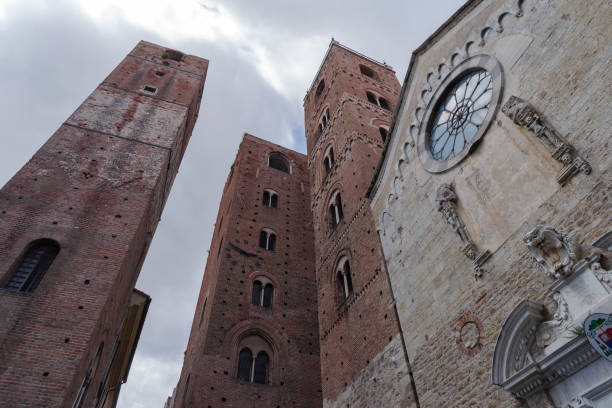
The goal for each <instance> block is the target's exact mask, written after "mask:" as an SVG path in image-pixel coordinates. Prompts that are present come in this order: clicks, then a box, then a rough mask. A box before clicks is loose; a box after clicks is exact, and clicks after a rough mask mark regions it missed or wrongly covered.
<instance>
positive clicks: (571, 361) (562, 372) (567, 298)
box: [492, 226, 612, 408]
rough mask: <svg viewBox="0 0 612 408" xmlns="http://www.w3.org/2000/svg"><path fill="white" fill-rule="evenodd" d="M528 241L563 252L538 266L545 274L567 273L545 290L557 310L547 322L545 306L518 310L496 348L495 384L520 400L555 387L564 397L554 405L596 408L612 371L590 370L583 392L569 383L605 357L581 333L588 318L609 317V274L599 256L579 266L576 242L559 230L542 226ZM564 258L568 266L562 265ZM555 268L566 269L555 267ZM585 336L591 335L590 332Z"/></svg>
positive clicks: (529, 305)
mask: <svg viewBox="0 0 612 408" xmlns="http://www.w3.org/2000/svg"><path fill="white" fill-rule="evenodd" d="M547 240H549V241H547ZM525 242H527V243H528V245H531V247H530V248H534V249H537V248H540V247H541V246H543V245H552V247H553V248H554V249H555V250H557V251H559V252H560V253H562V254H564V255H562V256H558V255H555V256H553V259H554V260H556V261H555V262H551V263H550V264H548V262H550V261H546V260H544V258H543V257H542V258H541V261H540V262H542V263H540V262H537V264H538V265H540V266H541V265H543V264H544V265H547V266H546V268H547V269H546V270H549V269H548V268H550V270H552V271H557V272H559V271H563V273H559V274H558V275H559V276H560V277H561V278H560V279H557V280H556V281H555V282H554V283H553V284H552V285H551V286H550V288H549V289H548V291H547V292H546V295H547V296H549V297H552V298H553V300H554V301H555V302H556V303H557V310H556V312H555V313H554V315H553V316H552V319H550V320H548V319H549V317H548V315H549V314H548V313H547V310H546V308H545V307H544V305H543V304H541V303H534V302H531V301H529V300H523V301H522V302H521V303H519V304H518V305H517V306H516V308H515V309H514V310H513V311H512V312H511V313H510V315H509V316H508V318H507V319H506V322H505V323H504V325H503V327H502V330H501V332H500V334H499V338H498V340H497V343H496V345H495V352H494V355H493V365H492V382H493V384H496V385H500V386H502V387H503V388H504V389H505V390H507V391H510V392H512V393H513V394H514V395H515V396H517V397H519V398H528V397H531V396H533V395H534V394H536V393H539V392H541V391H543V390H547V389H551V393H553V391H552V390H553V389H554V390H555V391H554V395H557V396H558V398H560V400H559V401H555V403H558V406H562V407H564V408H570V407H580V408H588V407H591V405H588V404H589V401H588V399H589V398H592V397H593V396H594V395H599V394H600V391H598V390H599V388H598V387H603V385H602V384H604V383H605V384H608V385H606V386H605V387H604V388H605V390H608V389H609V387H611V386H612V379H611V378H610V377H609V374H608V371H607V370H599V371H598V370H594V371H593V370H592V371H590V374H589V377H588V378H589V380H588V381H586V382H585V381H583V383H581V384H582V385H581V386H580V387H578V388H572V387H570V386H569V385H568V384H569V383H568V382H567V381H566V380H567V379H568V378H570V377H572V376H574V375H578V376H580V374H577V373H579V372H580V371H581V370H582V369H583V368H585V367H587V366H589V365H590V364H592V363H595V362H597V361H598V360H599V359H600V357H601V356H600V353H599V352H598V350H597V349H595V348H593V347H592V346H591V344H590V343H589V339H588V338H587V336H585V335H584V334H579V333H578V332H576V329H577V328H578V327H581V326H583V324H586V323H585V319H587V316H589V315H592V316H595V315H594V314H593V313H606V316H609V314H610V311H611V310H610V307H611V305H612V293H611V292H612V291H611V290H610V286H609V285H608V282H607V280H608V278H609V276H610V271H606V270H604V269H603V268H602V267H601V263H600V258H601V256H600V255H599V254H594V255H590V256H588V257H585V258H584V259H581V260H580V261H578V262H575V255H574V247H573V243H570V241H569V239H568V238H567V236H566V235H565V234H561V233H560V232H559V231H557V230H555V229H554V228H551V227H540V226H538V227H536V228H534V230H533V231H531V232H530V233H529V234H527V236H526V237H525ZM551 251H552V249H551ZM540 256H541V255H540ZM547 256H548V255H547ZM563 259H565V260H566V261H567V262H565V263H564V262H562V260H563ZM556 264H561V266H560V267H558V268H557V269H555V268H554V265H556ZM566 268H567V269H566ZM568 270H569V272H567V271H568ZM549 273H550V274H551V275H552V274H553V272H550V271H549ZM601 326H602V327H603V325H601ZM600 331H601V330H600ZM584 332H585V333H587V334H588V332H587V331H586V329H585V331H584ZM606 333H607V332H606ZM598 334H599V333H598ZM610 354H611V355H612V353H610ZM583 379H584V378H583ZM572 384H574V385H575V384H577V383H576V382H572ZM568 387H569V388H568ZM602 389H603V388H602ZM577 391H579V393H578V392H577ZM606 392H607V391H606ZM581 398H582V399H581Z"/></svg>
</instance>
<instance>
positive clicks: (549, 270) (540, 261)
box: [523, 225, 576, 279]
mask: <svg viewBox="0 0 612 408" xmlns="http://www.w3.org/2000/svg"><path fill="white" fill-rule="evenodd" d="M523 241H524V242H525V244H527V247H528V248H529V253H530V255H531V257H532V259H533V261H534V264H535V265H536V267H537V268H538V269H539V270H540V271H541V272H543V273H544V274H546V275H547V276H549V277H551V278H553V279H560V278H562V277H565V276H568V275H569V274H570V273H571V271H572V267H573V266H574V262H575V261H576V251H575V246H574V242H573V241H572V239H571V238H570V237H568V236H567V235H566V234H565V233H564V232H562V231H559V230H557V229H556V228H553V227H543V226H541V225H538V226H536V227H535V228H534V229H532V230H531V231H529V232H528V233H527V234H525V236H524V237H523Z"/></svg>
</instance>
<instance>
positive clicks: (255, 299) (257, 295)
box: [251, 280, 261, 306]
mask: <svg viewBox="0 0 612 408" xmlns="http://www.w3.org/2000/svg"><path fill="white" fill-rule="evenodd" d="M251 303H253V304H254V305H255V306H261V282H260V281H258V280H256V281H255V282H253V293H252V296H251Z"/></svg>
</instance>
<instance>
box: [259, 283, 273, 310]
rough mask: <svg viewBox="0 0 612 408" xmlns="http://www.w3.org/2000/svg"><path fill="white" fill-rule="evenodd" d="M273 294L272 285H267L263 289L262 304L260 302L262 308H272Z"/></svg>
mask: <svg viewBox="0 0 612 408" xmlns="http://www.w3.org/2000/svg"><path fill="white" fill-rule="evenodd" d="M273 294H274V286H272V284H270V283H268V284H267V285H266V286H265V287H264V293H263V302H262V306H263V307H272V296H273Z"/></svg>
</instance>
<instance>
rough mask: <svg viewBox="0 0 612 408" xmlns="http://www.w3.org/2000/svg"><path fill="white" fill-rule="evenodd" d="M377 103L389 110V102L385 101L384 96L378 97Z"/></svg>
mask: <svg viewBox="0 0 612 408" xmlns="http://www.w3.org/2000/svg"><path fill="white" fill-rule="evenodd" d="M378 105H379V106H380V107H381V108H383V109H386V110H391V107H390V106H389V102H387V100H386V99H385V98H382V97H381V98H378Z"/></svg>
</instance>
